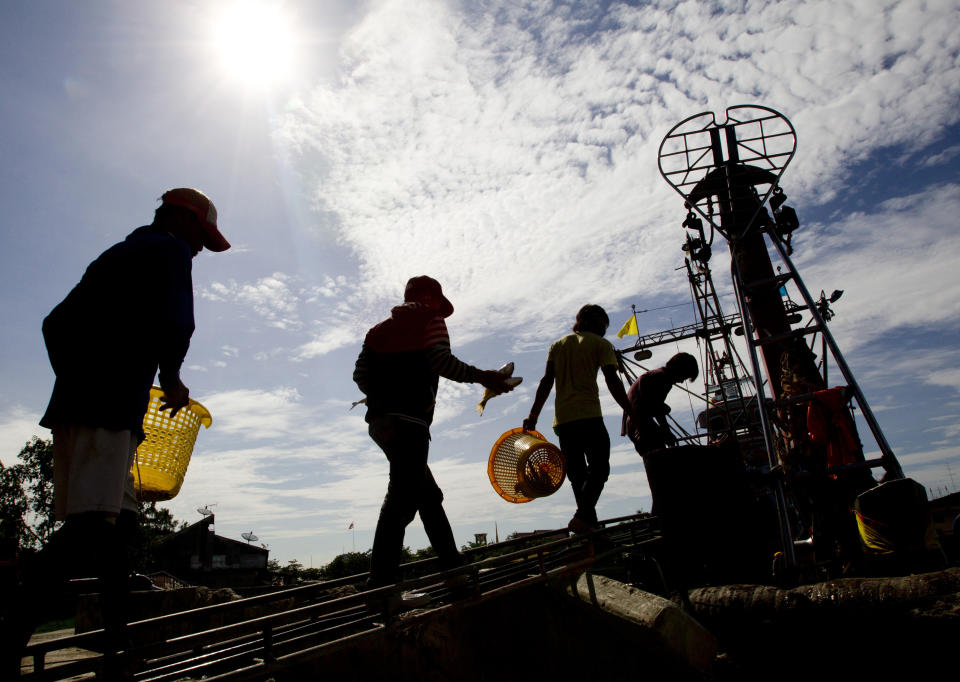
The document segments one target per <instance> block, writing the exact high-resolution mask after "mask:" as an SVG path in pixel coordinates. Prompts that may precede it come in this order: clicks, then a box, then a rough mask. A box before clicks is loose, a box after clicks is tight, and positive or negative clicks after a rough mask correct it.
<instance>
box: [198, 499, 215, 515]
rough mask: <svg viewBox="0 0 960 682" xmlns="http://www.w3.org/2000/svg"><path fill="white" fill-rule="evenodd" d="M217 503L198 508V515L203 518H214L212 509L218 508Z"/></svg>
mask: <svg viewBox="0 0 960 682" xmlns="http://www.w3.org/2000/svg"><path fill="white" fill-rule="evenodd" d="M216 506H217V503H216V502H214V503H213V504H205V505H203V506H202V507H197V513H198V514H201V515H203V516H213V510H212V509H211V508H210V507H216Z"/></svg>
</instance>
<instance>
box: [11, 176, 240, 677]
mask: <svg viewBox="0 0 960 682" xmlns="http://www.w3.org/2000/svg"><path fill="white" fill-rule="evenodd" d="M204 248H206V249H208V250H210V251H225V250H227V249H228V248H230V243H229V242H228V241H227V240H226V239H225V238H224V237H223V235H222V234H221V233H220V230H219V228H218V227H217V210H216V208H215V207H214V205H213V202H211V201H210V199H209V198H207V196H206V195H204V194H203V193H202V192H200V191H198V190H196V189H190V188H177V189H171V190H169V191H167V192H165V193H164V194H163V196H162V197H161V205H160V206H159V207H158V208H157V209H156V213H155V216H154V220H153V223H152V224H150V225H146V226H144V227H140V228H137V229H136V230H134V231H133V232H132V233H130V234H129V235H128V236H127V237H126V239H125V240H124V241H122V242H120V243H118V244H115V245H113V246H111V247H110V248H109V249H107V250H106V251H104V252H103V253H102V254H101V255H100V256H99V257H98V258H97V259H96V260H94V261H93V262H92V263H91V264H90V266H89V267H88V268H87V270H86V272H85V273H84V275H83V277H82V278H81V280H80V282H79V284H77V285H76V286H75V287H74V288H73V290H72V291H70V293H69V294H68V295H67V297H66V298H65V299H63V301H61V302H60V303H59V304H58V305H57V306H56V307H55V308H54V309H53V311H52V312H51V313H50V314H49V315H48V316H47V317H46V319H45V320H44V321H43V337H44V342H45V343H46V346H47V353H48V355H49V357H50V364H51V365H52V367H53V371H54V373H55V375H56V381H55V383H54V387H53V394H52V395H51V397H50V402H49V405H48V406H47V410H46V413H45V414H44V415H43V418H42V419H41V421H40V424H41V426H45V427H47V428H50V429H51V430H52V431H53V457H54V504H55V508H56V517H57V520H59V521H63V522H64V523H63V525H62V526H61V527H60V528H59V529H58V530H57V531H56V532H55V533H54V534H53V536H52V537H51V538H50V541H49V542H48V543H47V545H46V546H45V547H44V548H43V550H42V551H41V552H40V554H39V555H38V557H37V560H36V566H35V567H32V570H29V571H25V581H26V582H27V584H26V585H25V587H26V588H27V589H25V590H22V591H21V592H22V593H23V594H24V595H25V597H24V599H25V603H24V604H23V605H22V606H24V607H28V606H29V610H28V611H22V612H21V613H20V618H22V619H23V622H22V623H20V624H18V625H21V626H22V627H21V628H20V631H19V632H18V633H16V634H17V635H19V636H20V637H23V636H26V637H29V635H30V632H29V631H28V630H32V624H33V623H34V622H35V620H34V619H33V618H31V617H30V616H40V615H42V611H43V609H42V608H39V609H38V608H37V606H38V605H39V606H43V603H44V601H46V598H47V597H48V596H49V595H51V594H53V595H55V594H56V593H57V592H59V590H58V589H56V588H58V587H62V586H63V582H64V580H65V579H66V578H69V577H74V576H75V575H76V574H82V575H93V576H96V577H99V578H100V579H101V607H102V612H103V619H104V627H105V629H106V630H107V633H108V638H109V639H110V642H109V644H108V646H109V647H112V648H114V649H117V648H122V647H123V641H122V640H123V630H124V622H125V619H124V613H123V612H124V609H123V602H124V601H125V594H126V592H127V585H126V583H127V574H128V572H129V571H128V568H129V558H128V549H129V545H130V544H131V542H132V539H133V535H134V533H135V531H136V518H137V509H138V506H137V499H136V494H135V491H134V486H133V477H132V475H131V473H130V467H131V465H132V463H133V459H134V453H135V452H136V448H137V445H138V444H139V443H140V441H141V440H142V439H143V430H142V424H143V417H144V414H145V412H146V410H147V405H148V402H149V392H150V387H151V386H152V384H153V382H154V377H155V376H156V375H157V373H158V371H159V382H160V386H161V388H162V389H163V390H164V393H165V394H166V395H165V400H164V402H163V405H162V407H163V408H164V409H169V410H170V414H171V416H172V415H174V414H176V413H177V411H179V410H180V409H181V408H183V407H185V406H186V405H187V404H188V402H189V390H188V389H187V387H186V386H184V384H183V382H182V381H181V380H180V366H181V364H182V363H183V359H184V356H185V355H186V352H187V348H188V347H189V345H190V337H191V335H192V333H193V329H194V319H193V284H192V280H191V265H192V263H191V261H192V259H193V257H194V256H196V255H197V253H199V252H200V251H201V250H202V249H204ZM31 588H32V589H31ZM5 625H7V624H5ZM4 629H7V630H8V631H9V629H8V628H4ZM7 641H8V642H9V641H10V640H7ZM19 643H20V644H23V643H25V642H23V641H22V640H21V641H20V642H19ZM18 663H19V660H18Z"/></svg>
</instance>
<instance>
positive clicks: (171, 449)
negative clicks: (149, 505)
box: [130, 386, 213, 502]
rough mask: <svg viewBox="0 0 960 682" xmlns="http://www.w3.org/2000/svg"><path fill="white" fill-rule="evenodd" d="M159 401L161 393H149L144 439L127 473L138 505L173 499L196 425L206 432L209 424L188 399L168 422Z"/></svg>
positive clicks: (209, 419)
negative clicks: (187, 402)
mask: <svg viewBox="0 0 960 682" xmlns="http://www.w3.org/2000/svg"><path fill="white" fill-rule="evenodd" d="M162 397H163V391H162V390H161V389H159V388H157V387H156V386H154V387H153V388H151V389H150V403H149V405H148V406H147V413H146V414H145V415H144V416H143V431H144V433H146V435H147V437H146V439H144V441H143V442H142V443H140V447H138V448H137V457H136V461H135V462H134V463H133V467H132V468H131V469H130V472H131V473H132V474H133V481H134V485H135V487H136V490H137V499H138V500H140V501H141V502H161V501H163V500H169V499H171V498H173V497H176V496H177V493H179V492H180V486H182V485H183V478H184V476H186V474H187V465H188V464H190V455H192V454H193V444H194V443H195V442H196V440H197V432H198V431H200V425H201V424H203V426H204V427H205V428H210V424H212V423H213V417H211V416H210V412H209V411H208V410H207V408H205V407H204V406H203V405H201V404H200V403H198V402H197V401H196V400H193V399H192V398H191V399H190V403H189V405H187V406H186V407H184V408H183V409H181V410H180V411H179V412H177V415H176V416H175V417H173V418H171V417H170V410H164V411H163V412H161V411H160V399H161V398H162Z"/></svg>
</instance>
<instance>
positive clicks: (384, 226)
mask: <svg viewBox="0 0 960 682" xmlns="http://www.w3.org/2000/svg"><path fill="white" fill-rule="evenodd" d="M958 23H960V7H958V6H957V5H956V4H955V3H952V2H924V3H921V2H899V3H893V2H887V3H875V2H865V1H863V2H852V1H851V2H833V1H831V2H772V3H765V4H759V5H758V4H757V3H740V2H734V3H709V4H708V3H695V2H682V3H681V2H651V3H643V4H642V5H641V6H637V7H631V6H627V5H625V4H619V3H614V4H611V5H610V6H609V7H608V8H606V9H605V10H604V9H602V8H601V7H600V5H598V4H597V3H572V4H566V3H559V2H531V3H523V4H522V5H517V4H515V3H499V2H485V3H480V4H471V5H470V6H469V7H464V6H460V5H454V4H450V3H444V2H437V1H430V0H428V1H425V2H416V3H414V2H403V1H400V0H393V1H389V2H381V3H376V4H374V5H373V6H372V9H371V11H370V12H369V13H368V14H367V16H366V17H365V18H364V19H363V21H362V22H361V23H360V24H359V25H357V26H356V27H355V28H354V30H353V31H352V33H351V34H350V35H349V36H348V38H347V40H346V41H345V43H344V46H343V50H342V63H343V69H344V72H343V78H342V80H341V82H340V83H339V84H338V85H337V86H334V87H330V86H323V87H318V88H316V89H315V90H313V91H312V92H311V93H309V94H308V95H305V96H303V97H302V98H301V99H300V101H299V102H296V103H294V104H293V105H292V106H291V112H290V113H289V114H288V115H287V117H286V118H285V120H284V123H283V126H282V129H281V130H280V131H279V132H278V136H279V137H280V139H282V140H284V141H286V143H287V144H288V145H289V146H290V147H291V149H293V150H295V152H296V151H299V152H302V153H303V154H304V158H305V159H306V158H312V156H311V155H313V154H320V155H321V156H323V157H324V158H325V159H326V160H327V161H328V164H327V166H326V167H327V171H326V173H325V174H324V176H323V178H322V181H321V182H320V183H319V184H318V185H317V187H316V189H315V190H314V196H315V198H316V202H317V204H318V207H320V208H322V209H323V210H324V211H327V212H330V213H331V214H334V215H336V216H337V218H338V221H339V225H340V229H341V231H342V234H341V237H342V240H343V242H344V243H345V244H347V245H348V246H349V247H350V248H352V249H353V250H354V251H355V252H356V254H357V255H358V256H359V259H360V262H361V266H362V271H361V277H360V280H359V282H360V284H359V285H358V287H359V290H360V294H359V295H360V297H361V298H365V299H367V300H368V301H372V300H376V301H381V300H384V299H386V298H387V297H389V296H390V292H392V291H394V290H395V288H396V286H397V282H402V281H403V279H404V278H405V277H406V276H409V275H410V274H411V273H412V272H413V271H415V270H416V271H422V272H430V273H432V274H434V275H436V276H437V277H438V278H440V279H441V280H442V281H443V283H444V285H445V287H446V288H447V289H448V290H449V291H450V292H451V298H453V299H454V301H455V304H456V305H457V307H458V310H461V311H465V312H466V313H468V314H467V315H463V316H458V320H457V324H458V325H460V327H461V329H460V330H459V335H458V338H460V339H462V340H471V339H472V338H475V337H477V336H481V335H482V334H483V332H484V329H489V328H491V327H493V328H498V327H501V326H503V325H506V324H508V323H509V321H510V320H515V319H517V317H518V316H522V317H523V319H524V320H525V324H526V328H527V329H528V330H529V333H530V334H531V335H534V336H536V335H540V334H542V333H543V330H544V329H546V328H550V327H555V324H556V318H557V317H558V316H559V317H566V316H568V315H569V311H572V310H575V309H576V308H577V307H578V304H579V303H580V302H581V301H582V300H584V297H585V296H586V297H587V298H593V299H598V298H600V296H601V295H602V297H603V300H605V301H608V302H609V301H619V300H622V299H624V298H626V297H628V296H630V295H632V294H634V293H635V292H636V291H637V290H638V288H639V289H642V290H643V291H644V292H646V293H648V294H649V295H656V294H657V293H662V292H665V291H673V290H675V289H676V286H677V284H678V282H677V281H676V280H675V279H672V278H671V277H669V276H666V277H664V276H663V274H662V273H663V270H664V268H663V266H662V264H663V263H664V262H673V260H674V255H673V253H672V250H673V249H674V248H675V246H674V242H675V241H676V239H675V238H673V239H671V238H669V237H670V236H671V235H674V234H675V231H676V227H675V226H674V225H673V223H674V222H676V220H677V219H676V215H677V213H678V212H679V210H680V207H679V200H678V198H677V197H675V196H671V195H670V191H669V189H668V188H667V187H666V185H665V184H664V183H662V181H661V180H660V179H659V178H658V177H657V176H656V172H655V169H656V164H655V159H656V150H657V145H658V144H659V140H660V139H661V138H662V135H663V134H664V133H665V132H666V130H667V129H668V128H669V127H670V126H672V125H673V124H674V123H676V122H677V121H678V120H680V119H681V118H683V117H685V116H687V115H690V114H692V113H697V112H698V111H702V110H708V109H711V110H715V111H722V109H723V108H725V106H727V105H729V104H734V103H742V102H744V101H747V102H759V103H765V104H770V105H774V106H776V107H777V108H779V109H781V110H782V111H784V112H785V113H787V114H788V116H790V118H791V119H792V120H793V122H794V124H795V125H796V127H797V128H798V130H800V131H801V145H800V152H799V153H798V157H797V159H796V160H795V162H794V164H793V165H792V166H791V169H790V179H789V182H790V183H791V187H792V188H794V197H793V198H794V199H795V200H796V202H797V203H799V204H801V205H802V204H803V203H804V202H807V203H810V202H824V201H827V200H829V199H830V198H831V196H832V195H833V193H835V192H836V191H839V189H841V188H842V187H843V185H844V181H845V176H844V173H845V172H846V169H847V167H848V166H849V164H850V163H853V162H855V161H857V160H860V159H862V158H864V157H865V156H866V155H868V154H870V153H871V152H873V151H876V150H877V149H878V148H881V147H883V146H886V145H895V144H900V143H906V142H913V141H916V140H917V138H918V133H917V131H918V130H919V131H922V135H921V141H923V140H924V139H926V140H930V139H934V138H935V137H936V136H937V135H939V134H942V132H943V130H944V128H945V126H947V125H949V124H951V123H953V122H955V121H956V120H957V115H958V114H957V108H956V107H955V106H954V104H955V102H956V100H957V95H958V93H960V67H958V64H957V59H956V55H957V53H958V48H960V34H958V32H956V31H954V30H952V27H955V26H956V25H958ZM828 187H830V188H832V189H829V190H828V189H827V188H828ZM591 265H592V267H591ZM574 267H576V268H577V271H578V286H577V287H569V286H562V284H563V282H564V280H565V277H566V276H567V273H569V272H570V271H571V269H572V268H574ZM619 273H629V274H630V276H629V277H624V276H618V274H619ZM651 273H658V274H657V275H654V274H651ZM532 291H550V292H551V305H550V306H549V307H548V306H533V307H531V306H530V305H529V296H530V292H532ZM481 310H482V311H484V316H483V318H480V317H479V316H478V315H471V314H470V313H472V312H475V311H481ZM558 311H561V312H558ZM336 343H337V341H336V339H335V338H334V339H331V340H329V341H324V340H323V339H322V338H321V339H318V341H317V344H316V346H315V347H314V348H313V350H307V351H305V352H306V353H314V352H324V351H325V350H326V349H327V348H328V346H331V345H336Z"/></svg>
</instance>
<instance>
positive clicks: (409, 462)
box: [353, 276, 512, 588]
mask: <svg viewBox="0 0 960 682" xmlns="http://www.w3.org/2000/svg"><path fill="white" fill-rule="evenodd" d="M403 300H404V303H403V304H402V305H399V306H396V307H395V308H393V309H392V310H391V311H390V317H389V318H387V319H386V320H384V321H382V322H380V323H379V324H377V325H376V326H374V327H373V328H371V329H370V331H368V332H367V335H366V338H364V341H363V347H362V349H361V351H360V356H359V357H358V358H357V363H356V367H355V369H354V372H353V380H354V381H355V382H356V383H357V385H358V386H359V387H360V390H361V391H363V393H364V394H366V396H367V397H366V404H367V415H366V421H367V423H368V424H369V425H370V426H369V433H370V437H371V438H373V440H374V442H376V444H377V445H378V446H380V448H381V449H382V450H383V452H384V454H385V455H386V457H387V460H388V461H389V463H390V480H389V483H388V486H387V494H386V496H385V497H384V500H383V506H382V507H381V509H380V518H379V520H378V522H377V530H376V533H375V535H374V539H373V552H372V556H371V560H370V579H369V582H368V586H369V587H371V588H373V587H380V586H383V585H392V584H394V583H396V582H397V581H398V579H399V578H400V575H399V565H400V553H401V551H402V549H403V536H404V531H405V529H406V527H407V525H409V523H410V522H411V521H413V518H414V516H415V515H416V514H417V513H418V512H419V514H420V520H421V521H422V522H423V527H424V530H425V531H426V533H427V537H428V538H430V544H431V545H432V546H433V548H434V550H436V552H437V555H438V556H439V557H440V563H441V566H442V567H443V568H444V569H449V568H455V567H456V566H459V565H460V564H461V563H462V560H461V558H460V553H459V551H458V550H457V545H456V542H454V539H453V531H452V530H451V528H450V522H449V521H448V520H447V515H446V513H445V512H444V510H443V504H442V503H443V493H442V492H441V491H440V488H439V486H437V483H436V481H434V478H433V474H432V473H431V472H430V467H429V466H428V465H427V451H428V448H429V444H430V424H431V423H432V422H433V412H434V407H435V404H436V396H437V387H438V385H439V379H440V377H441V376H442V377H444V378H446V379H450V380H451V381H457V382H461V383H478V384H481V385H483V386H484V387H485V388H490V389H492V390H494V391H496V392H498V393H506V392H508V391H510V390H512V386H510V385H509V384H507V383H506V381H505V380H506V378H507V377H506V376H505V375H503V374H501V373H500V372H498V371H496V370H480V369H477V368H476V367H473V366H471V365H468V364H466V363H464V362H461V361H460V360H458V359H457V358H456V357H455V356H454V355H453V353H452V352H451V351H450V337H449V335H448V333H447V326H446V323H445V322H444V319H445V318H447V317H450V315H452V314H453V304H452V303H450V301H449V300H447V298H446V297H445V296H444V295H443V291H442V290H441V287H440V283H439V282H437V281H436V280H435V279H433V278H431V277H427V276H420V277H413V278H411V279H410V280H409V281H408V282H407V286H406V290H405V292H404V297H403Z"/></svg>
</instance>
